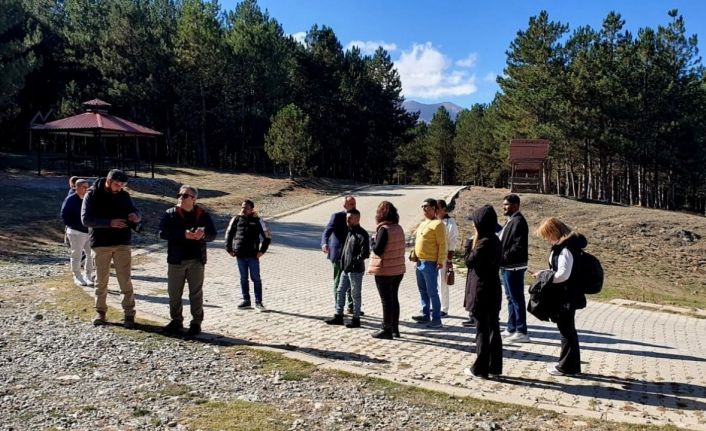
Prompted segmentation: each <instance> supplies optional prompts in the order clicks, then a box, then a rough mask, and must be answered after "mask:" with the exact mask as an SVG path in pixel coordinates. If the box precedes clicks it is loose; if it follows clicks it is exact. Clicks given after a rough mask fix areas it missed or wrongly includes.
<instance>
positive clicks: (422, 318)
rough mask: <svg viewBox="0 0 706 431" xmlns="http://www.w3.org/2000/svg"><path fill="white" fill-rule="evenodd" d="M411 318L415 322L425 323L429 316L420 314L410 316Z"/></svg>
mask: <svg viewBox="0 0 706 431" xmlns="http://www.w3.org/2000/svg"><path fill="white" fill-rule="evenodd" d="M412 320H414V321H415V322H418V323H427V322H429V321H430V320H431V319H430V318H429V316H425V315H423V314H420V315H418V316H412Z"/></svg>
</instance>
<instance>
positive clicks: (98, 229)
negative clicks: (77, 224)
mask: <svg viewBox="0 0 706 431" xmlns="http://www.w3.org/2000/svg"><path fill="white" fill-rule="evenodd" d="M105 181H106V179H105V178H99V179H97V180H96V182H95V183H93V186H92V187H91V188H90V189H88V192H86V195H85V196H84V198H83V204H82V206H81V223H83V225H84V226H86V227H88V228H89V233H90V235H91V247H92V248H96V247H111V246H116V245H130V242H131V240H132V229H130V228H129V227H124V228H115V227H110V221H111V220H112V219H123V220H127V216H128V215H129V214H130V213H136V214H139V211H138V210H137V208H136V207H135V204H133V203H132V198H131V197H130V193H128V192H126V191H125V190H121V191H120V192H118V193H111V192H110V191H108V190H106V189H105Z"/></svg>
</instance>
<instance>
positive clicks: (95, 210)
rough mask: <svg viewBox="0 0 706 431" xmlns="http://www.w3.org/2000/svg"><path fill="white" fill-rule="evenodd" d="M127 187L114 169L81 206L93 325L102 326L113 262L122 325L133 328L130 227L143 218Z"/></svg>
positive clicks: (119, 171) (95, 185)
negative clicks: (92, 286)
mask: <svg viewBox="0 0 706 431" xmlns="http://www.w3.org/2000/svg"><path fill="white" fill-rule="evenodd" d="M126 184H127V175H126V174H125V172H123V171H121V170H118V169H113V170H111V171H110V172H108V176H107V177H105V178H99V179H98V180H96V182H95V183H94V184H93V187H91V189H90V190H88V193H86V197H85V198H84V199H83V204H82V206H81V222H82V223H83V225H84V226H86V227H88V228H89V234H90V236H91V248H92V249H93V252H92V255H93V260H94V264H95V267H96V306H95V307H96V316H95V318H94V319H93V324H94V325H96V326H98V325H105V323H106V320H105V313H106V312H107V311H108V304H107V303H106V298H107V296H108V279H109V277H110V261H111V260H112V261H113V266H114V267H115V274H116V276H117V278H118V285H119V286H120V291H121V292H122V294H123V300H122V306H123V311H124V313H125V319H124V326H125V327H126V328H134V327H135V295H134V293H133V289H132V280H131V272H132V250H131V249H130V242H131V239H132V234H131V229H130V228H131V227H132V228H133V229H137V228H138V227H139V223H140V221H141V219H142V216H141V215H140V212H139V211H138V210H137V208H135V204H133V203H132V198H130V194H129V193H128V192H126V191H125V190H123V187H125V185H126Z"/></svg>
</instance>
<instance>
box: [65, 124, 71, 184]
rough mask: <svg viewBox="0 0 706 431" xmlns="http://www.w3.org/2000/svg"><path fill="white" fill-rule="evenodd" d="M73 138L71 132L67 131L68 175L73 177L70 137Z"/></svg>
mask: <svg viewBox="0 0 706 431" xmlns="http://www.w3.org/2000/svg"><path fill="white" fill-rule="evenodd" d="M70 138H71V134H70V133H69V132H66V176H67V177H71V147H70V145H71V144H70V143H69V139H70Z"/></svg>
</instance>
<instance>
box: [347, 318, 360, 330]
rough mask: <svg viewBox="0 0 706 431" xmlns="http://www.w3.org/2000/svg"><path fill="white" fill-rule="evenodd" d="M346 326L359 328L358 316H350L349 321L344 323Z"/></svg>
mask: <svg viewBox="0 0 706 431" xmlns="http://www.w3.org/2000/svg"><path fill="white" fill-rule="evenodd" d="M346 328H360V318H357V319H356V318H355V317H354V318H352V319H351V323H346Z"/></svg>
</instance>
